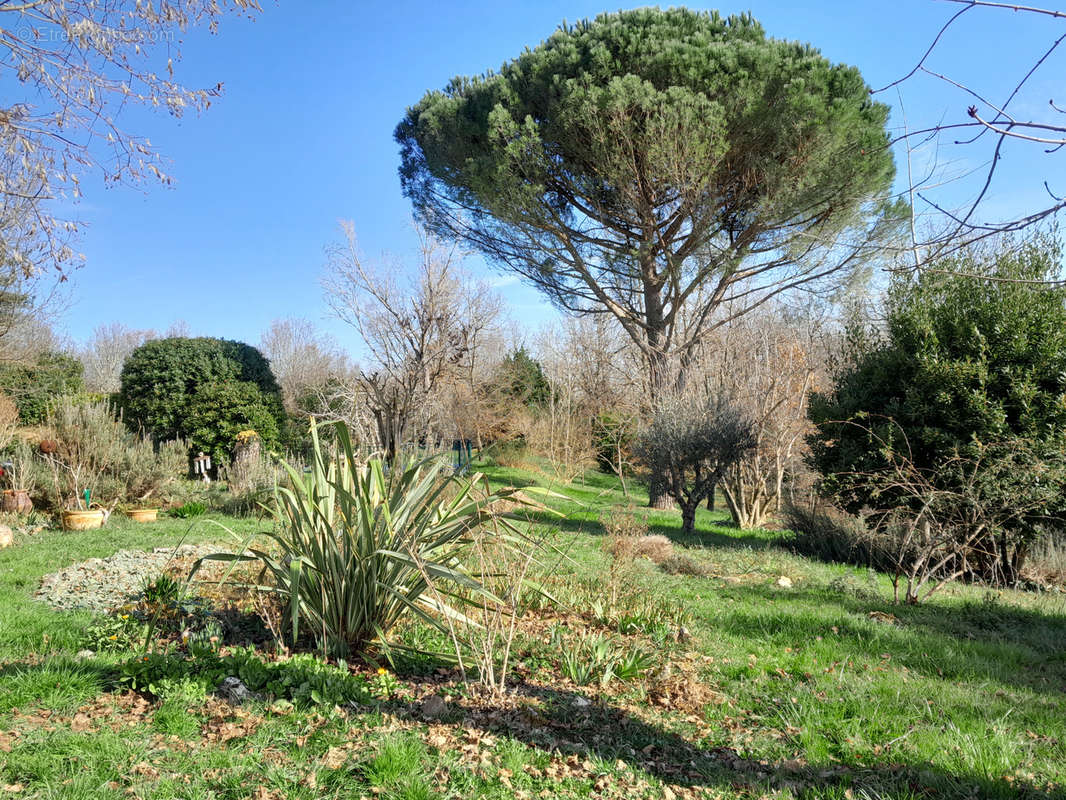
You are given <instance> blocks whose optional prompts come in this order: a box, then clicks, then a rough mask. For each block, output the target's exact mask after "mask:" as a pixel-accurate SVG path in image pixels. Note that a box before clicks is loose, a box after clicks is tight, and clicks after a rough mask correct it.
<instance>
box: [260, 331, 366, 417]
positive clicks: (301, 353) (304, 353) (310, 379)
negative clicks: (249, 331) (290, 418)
mask: <svg viewBox="0 0 1066 800" xmlns="http://www.w3.org/2000/svg"><path fill="white" fill-rule="evenodd" d="M259 347H260V350H262V351H263V355H265V356H266V357H267V358H268V359H270V367H271V369H272V370H273V371H274V377H276V378H277V379H278V384H279V385H280V386H281V391H282V395H283V398H284V401H285V407H286V409H287V410H288V411H289V413H303V412H306V411H307V410H308V409H306V408H302V407H301V406H300V404H301V401H303V400H306V399H307V398H308V397H309V396H312V395H319V394H320V393H321V392H322V391H323V390H326V391H328V389H327V387H328V386H329V384H331V383H338V382H342V381H343V379H344V377H345V376H347V375H348V374H349V373H350V371H351V365H350V364H349V363H348V359H347V357H346V356H345V355H344V354H343V353H341V352H340V348H339V346H338V345H337V343H336V342H335V341H333V340H332V339H330V338H329V337H327V336H325V335H323V334H321V333H320V332H319V331H317V330H315V326H314V325H313V324H312V323H311V322H310V321H308V320H306V319H276V320H274V321H273V322H271V323H270V328H269V330H267V332H266V333H264V334H263V336H262V338H261V339H260V342H259Z"/></svg>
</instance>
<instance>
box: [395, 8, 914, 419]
mask: <svg viewBox="0 0 1066 800" xmlns="http://www.w3.org/2000/svg"><path fill="white" fill-rule="evenodd" d="M887 114H888V109H887V107H886V106H884V105H881V104H879V103H875V102H872V101H871V100H870V97H869V90H868V88H867V87H866V85H865V83H864V82H863V80H862V77H861V75H860V74H859V72H858V71H857V70H856V69H854V68H852V67H847V66H841V65H834V64H831V63H830V62H829V61H827V60H826V59H825V58H823V57H822V56H821V55H820V54H819V53H818V51H817V50H815V49H814V48H813V47H811V46H809V45H804V44H800V43H796V42H785V41H780V40H775V39H770V38H767V37H766V35H765V33H764V31H763V29H762V27H761V26H760V25H759V24H758V23H757V22H756V21H755V20H754V19H753V18H752V17H750V16H748V15H742V16H733V17H729V18H723V17H721V16H719V15H718V14H717V13H716V12H713V13H703V12H694V11H688V10H686V9H680V8H678V9H671V10H668V11H661V10H658V9H640V10H636V11H626V12H620V13H617V14H604V15H601V16H599V17H597V18H596V19H595V20H594V21H585V22H581V23H578V24H576V25H570V26H564V27H562V28H560V29H559V30H558V31H556V32H555V33H554V34H553V35H552V36H551V37H550V38H548V39H547V40H546V41H544V42H543V43H541V44H540V45H538V46H537V47H535V48H533V49H530V50H527V51H526V52H524V53H523V54H522V55H520V56H519V57H518V58H516V59H515V60H513V61H510V62H508V63H506V64H504V66H503V67H502V68H501V69H500V70H499V71H498V72H491V73H486V74H484V75H481V76H478V77H474V78H455V79H454V80H452V82H451V83H450V84H449V85H448V87H447V88H446V89H445V90H444V91H435V92H430V93H428V94H427V95H425V97H423V98H422V100H421V101H419V102H418V103H417V104H416V105H414V106H412V107H411V108H410V109H409V110H408V112H407V114H406V116H405V117H404V119H403V120H402V121H401V122H400V124H399V126H398V127H397V129H396V139H397V141H398V142H399V143H400V145H401V148H402V166H401V169H400V175H401V180H402V183H403V189H404V192H405V194H406V195H407V196H408V197H409V198H410V199H411V201H412V203H413V204H414V207H415V210H416V212H417V214H418V216H419V217H420V218H421V219H423V220H424V221H425V222H426V223H427V224H428V225H429V226H431V228H432V229H433V230H434V231H435V232H437V233H438V234H440V235H443V236H447V237H452V238H455V239H457V240H460V241H463V242H465V243H467V244H470V245H472V246H473V247H475V248H476V249H477V250H479V251H480V252H482V253H484V254H485V255H486V256H487V257H488V258H489V259H490V260H491V261H492V262H494V263H495V264H497V265H499V266H501V267H502V268H505V269H509V270H513V271H515V272H517V273H518V274H520V275H522V276H523V277H525V278H526V279H527V280H528V281H529V282H531V283H532V284H533V285H534V286H536V287H537V288H538V289H540V290H541V291H543V292H544V293H545V295H546V296H547V297H548V298H549V299H550V300H551V301H552V302H554V303H555V304H557V305H558V306H560V307H561V308H564V309H567V310H571V311H577V312H587V311H595V312H602V313H609V314H611V315H613V316H614V317H615V318H616V319H617V320H618V322H619V324H620V325H621V326H622V328H623V329H624V330H625V332H626V334H628V336H629V337H630V338H631V339H632V341H633V342H634V343H635V345H636V346H637V347H638V348H639V349H640V352H641V353H642V354H643V357H644V360H645V370H646V373H647V375H648V383H649V386H650V391H651V394H650V397H651V398H652V399H653V400H657V399H659V398H660V397H661V395H662V392H663V391H664V389H665V388H666V387H667V386H669V385H670V383H671V382H672V381H674V380H676V379H678V378H679V377H680V378H681V380H682V382H683V377H684V366H685V363H684V362H685V359H686V358H687V357H688V356H689V355H690V354H691V353H692V351H693V349H694V348H695V347H696V345H697V344H698V343H699V342H700V341H701V340H702V338H703V337H704V336H705V335H706V334H707V332H708V331H710V330H712V329H713V328H714V327H715V326H716V325H720V324H722V323H723V322H725V321H726V319H728V317H732V316H738V315H741V314H744V313H747V312H748V311H750V310H752V309H753V308H755V307H758V306H759V305H760V304H762V303H764V302H766V300H767V299H768V298H770V297H772V296H774V295H776V294H779V293H782V292H787V291H789V290H792V289H796V288H798V287H808V288H809V287H811V286H813V285H815V284H818V283H819V282H822V281H827V280H828V281H832V280H836V279H837V278H839V276H840V274H841V273H842V272H846V271H847V270H849V269H851V268H853V267H854V266H856V264H857V263H858V262H859V261H861V260H862V259H864V258H867V257H869V256H870V255H871V253H872V252H873V248H874V246H875V244H876V243H877V242H879V241H880V240H881V239H882V238H883V236H885V235H886V234H887V233H888V232H889V229H890V228H891V227H892V226H885V225H882V224H880V223H882V222H883V221H885V219H886V217H885V215H884V211H885V205H884V204H883V202H882V201H883V200H884V197H885V195H886V192H887V191H888V189H889V186H890V184H891V182H892V177H893V174H894V167H893V161H892V156H891V154H890V152H889V151H888V149H887V148H886V147H885V144H886V142H887V135H886V132H885V120H886V117H887ZM698 293H699V294H700V297H701V305H700V307H699V308H698V309H696V310H695V312H694V313H691V314H690V315H689V321H690V324H689V325H687V326H686V327H685V328H684V329H682V328H681V327H679V325H678V322H679V319H680V316H681V314H682V313H683V312H682V309H683V307H685V306H686V305H689V306H690V305H691V304H692V302H693V300H694V298H695V297H696V295H697V294H698ZM726 307H728V308H730V309H731V311H730V313H729V315H728V317H727V316H725V315H723V314H722V313H721V312H722V310H723V309H725V308H726Z"/></svg>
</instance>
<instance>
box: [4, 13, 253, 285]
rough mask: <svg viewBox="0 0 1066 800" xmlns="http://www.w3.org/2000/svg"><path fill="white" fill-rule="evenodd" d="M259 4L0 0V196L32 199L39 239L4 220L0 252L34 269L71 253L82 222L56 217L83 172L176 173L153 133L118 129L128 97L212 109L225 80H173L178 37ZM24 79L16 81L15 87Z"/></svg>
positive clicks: (169, 106) (176, 111) (109, 177)
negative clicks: (0, 90)
mask: <svg viewBox="0 0 1066 800" xmlns="http://www.w3.org/2000/svg"><path fill="white" fill-rule="evenodd" d="M234 10H236V11H238V12H241V13H249V14H250V13H253V12H254V11H257V10H258V5H257V3H256V1H255V0H180V2H179V1H178V0H160V1H159V2H154V3H144V2H140V0H136V1H135V0H99V1H98V2H92V3H84V2H70V0H34V2H2V3H0V41H2V42H3V47H2V48H0V72H3V74H4V75H5V76H6V77H7V79H8V81H9V86H8V91H7V94H6V97H7V100H6V102H4V103H3V104H2V106H0V147H2V150H3V152H4V153H5V155H6V157H7V158H8V159H9V161H10V164H9V166H11V167H13V168H11V169H6V170H0V197H4V198H8V199H14V200H16V201H18V202H21V203H25V204H28V206H29V208H30V210H31V211H32V217H33V223H34V234H33V237H32V247H31V248H27V247H26V240H24V239H21V238H19V237H18V236H12V235H11V234H12V231H11V230H10V229H8V228H6V227H5V228H0V251H2V252H3V253H4V254H5V257H6V258H7V259H11V260H12V261H13V263H16V264H18V265H19V268H20V269H22V271H23V272H24V273H25V274H27V275H28V274H32V273H33V272H35V271H37V270H38V269H39V268H40V267H41V266H43V265H45V264H51V265H52V266H54V267H56V268H59V269H60V270H64V269H66V268H68V266H69V264H70V263H71V262H72V261H73V260H74V252H73V250H72V249H71V247H70V244H69V239H70V236H71V235H72V234H73V233H74V232H75V231H76V226H75V225H74V223H73V222H71V221H69V220H60V219H58V218H56V217H55V216H54V215H53V211H52V209H53V206H51V205H49V202H50V201H53V200H72V199H73V200H76V199H77V198H79V197H80V196H81V193H82V192H81V183H80V177H81V175H82V174H83V173H84V172H86V171H88V170H90V169H94V168H95V169H99V171H100V173H101V174H102V177H103V178H104V180H105V181H106V182H109V183H115V182H120V181H124V180H133V181H136V180H140V179H142V178H144V177H148V176H151V177H154V178H157V179H159V180H160V181H163V182H169V178H168V176H167V175H166V173H165V172H164V171H163V170H162V169H161V166H162V162H161V159H160V157H159V155H158V153H157V152H156V151H155V150H154V148H153V147H152V145H151V143H150V142H149V141H148V139H147V138H145V137H140V136H136V135H133V134H131V133H129V132H128V131H126V130H124V129H123V128H122V127H120V121H119V118H120V116H121V115H122V114H123V112H125V111H128V109H129V107H131V106H142V107H145V108H149V109H156V108H163V109H166V110H167V112H168V113H170V114H171V115H172V116H176V117H180V116H182V115H183V114H185V113H186V112H188V111H193V112H199V111H202V110H203V109H206V108H207V107H208V106H209V105H210V103H211V101H212V99H213V98H215V97H216V96H218V94H219V92H220V91H221V88H222V84H217V85H216V86H214V87H212V88H207V89H189V88H186V87H185V86H183V85H182V84H180V83H178V82H177V81H176V80H175V78H174V65H175V64H176V63H177V62H178V61H179V60H180V58H181V50H180V37H181V36H182V34H183V33H184V32H185V31H186V30H187V29H188V28H190V27H192V26H194V25H206V26H207V27H208V28H209V29H210V30H211V31H215V30H217V27H218V25H219V22H220V20H221V18H222V16H223V15H224V14H226V13H227V12H232V11H234ZM16 87H17V88H18V90H16Z"/></svg>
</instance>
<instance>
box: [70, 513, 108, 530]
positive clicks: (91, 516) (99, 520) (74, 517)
mask: <svg viewBox="0 0 1066 800" xmlns="http://www.w3.org/2000/svg"><path fill="white" fill-rule="evenodd" d="M106 518H107V515H106V514H104V510H103V509H102V508H94V509H92V510H91V511H64V512H63V516H62V520H63V530H65V531H88V530H92V529H93V528H102V527H104V520H105V519H106Z"/></svg>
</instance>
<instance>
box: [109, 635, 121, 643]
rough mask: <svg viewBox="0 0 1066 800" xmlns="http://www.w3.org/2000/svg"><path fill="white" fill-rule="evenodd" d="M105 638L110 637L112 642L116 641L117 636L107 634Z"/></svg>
mask: <svg viewBox="0 0 1066 800" xmlns="http://www.w3.org/2000/svg"><path fill="white" fill-rule="evenodd" d="M107 638H108V639H110V640H111V641H112V642H114V641H116V640H117V639H118V637H117V636H114V635H112V636H108V637H107Z"/></svg>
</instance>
